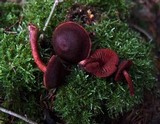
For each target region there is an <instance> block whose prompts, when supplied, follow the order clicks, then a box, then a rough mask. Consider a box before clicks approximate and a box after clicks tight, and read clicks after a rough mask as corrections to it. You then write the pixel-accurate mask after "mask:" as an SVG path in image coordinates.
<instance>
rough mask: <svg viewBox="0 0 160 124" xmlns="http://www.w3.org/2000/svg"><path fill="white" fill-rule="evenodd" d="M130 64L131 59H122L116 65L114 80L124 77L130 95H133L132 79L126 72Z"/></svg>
mask: <svg viewBox="0 0 160 124" xmlns="http://www.w3.org/2000/svg"><path fill="white" fill-rule="evenodd" d="M132 64H133V63H132V61H131V60H124V61H122V62H121V63H120V65H119V66H118V71H117V72H116V76H115V78H114V80H115V81H120V80H122V79H123V78H125V79H126V81H127V83H128V86H129V90H130V94H131V96H133V95H134V88H133V82H132V79H131V77H130V75H129V73H128V70H129V68H130V66H131V65H132Z"/></svg>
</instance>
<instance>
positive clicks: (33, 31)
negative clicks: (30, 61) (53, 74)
mask: <svg viewBox="0 0 160 124" xmlns="http://www.w3.org/2000/svg"><path fill="white" fill-rule="evenodd" d="M28 30H29V35H30V37H29V39H30V44H31V50H32V55H33V58H34V61H35V63H36V64H37V66H38V68H39V69H40V70H41V71H43V72H45V71H46V65H45V64H44V63H43V62H42V60H41V58H40V55H39V52H38V43H37V39H38V28H37V27H36V26H34V25H32V24H30V25H29V26H28Z"/></svg>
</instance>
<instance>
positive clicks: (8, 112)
mask: <svg viewBox="0 0 160 124" xmlns="http://www.w3.org/2000/svg"><path fill="white" fill-rule="evenodd" d="M0 111H2V112H3V113H6V114H9V115H11V116H14V117H17V118H19V119H21V120H23V121H25V122H27V123H29V124H38V123H36V122H33V121H31V120H30V119H28V118H25V117H24V116H22V115H19V114H17V113H15V112H12V111H10V110H7V109H5V108H2V107H0Z"/></svg>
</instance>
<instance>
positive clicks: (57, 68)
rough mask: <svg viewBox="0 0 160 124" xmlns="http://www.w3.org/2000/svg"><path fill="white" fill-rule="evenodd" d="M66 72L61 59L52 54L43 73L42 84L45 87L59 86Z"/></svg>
mask: <svg viewBox="0 0 160 124" xmlns="http://www.w3.org/2000/svg"><path fill="white" fill-rule="evenodd" d="M66 73H67V70H66V69H65V67H64V65H63V64H62V63H61V60H60V59H59V58H58V57H57V56H52V57H51V59H50V60H49V62H48V64H47V69H46V71H45V72H44V75H43V81H44V86H45V87H46V88H47V89H51V88H55V87H59V86H61V85H62V82H64V79H65V78H64V77H65V75H66Z"/></svg>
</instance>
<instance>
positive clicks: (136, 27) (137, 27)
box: [130, 24, 153, 41]
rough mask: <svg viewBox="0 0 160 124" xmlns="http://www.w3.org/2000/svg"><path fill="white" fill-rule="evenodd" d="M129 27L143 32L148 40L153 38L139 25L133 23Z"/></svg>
mask: <svg viewBox="0 0 160 124" xmlns="http://www.w3.org/2000/svg"><path fill="white" fill-rule="evenodd" d="M130 26H131V27H133V28H134V29H136V30H138V31H139V32H140V33H142V34H144V35H145V36H146V37H147V38H148V39H149V40H150V41H152V40H153V37H152V36H151V35H150V34H149V33H148V32H147V31H145V30H144V29H142V28H141V27H139V26H137V25H135V24H130Z"/></svg>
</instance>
